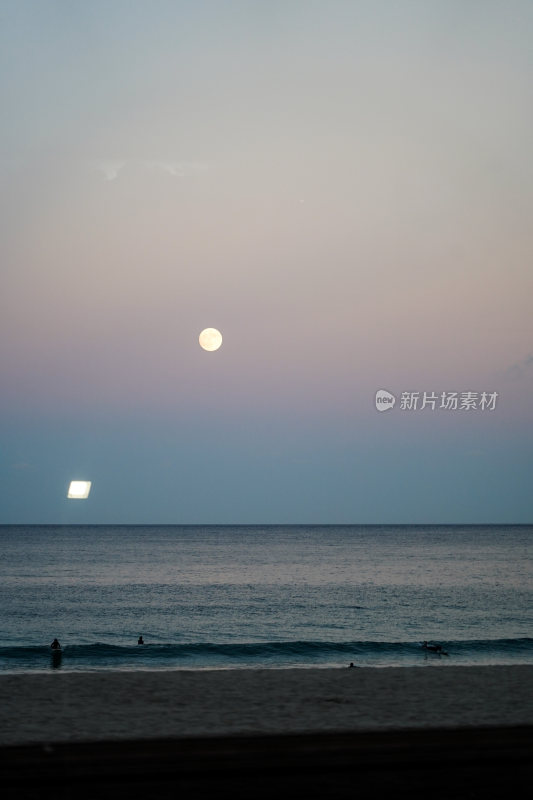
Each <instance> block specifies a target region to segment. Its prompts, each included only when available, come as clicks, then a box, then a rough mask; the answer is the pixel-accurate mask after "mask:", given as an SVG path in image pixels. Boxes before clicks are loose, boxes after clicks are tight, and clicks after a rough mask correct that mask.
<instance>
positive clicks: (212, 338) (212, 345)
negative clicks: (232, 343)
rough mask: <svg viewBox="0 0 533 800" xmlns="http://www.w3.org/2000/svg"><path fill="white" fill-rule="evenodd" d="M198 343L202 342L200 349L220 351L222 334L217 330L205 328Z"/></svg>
mask: <svg viewBox="0 0 533 800" xmlns="http://www.w3.org/2000/svg"><path fill="white" fill-rule="evenodd" d="M198 341H199V342H200V347H203V348H204V350H209V351H210V352H212V351H213V350H218V348H219V347H220V345H221V344H222V334H221V333H220V331H217V329H216V328H205V329H204V330H203V331H202V332H201V334H200V336H199V337H198Z"/></svg>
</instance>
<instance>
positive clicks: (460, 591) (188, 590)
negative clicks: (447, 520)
mask: <svg viewBox="0 0 533 800" xmlns="http://www.w3.org/2000/svg"><path fill="white" fill-rule="evenodd" d="M0 554H1V559H0V608H1V611H2V617H1V619H2V622H1V643H0V670H1V671H4V672H5V671H9V672H33V671H47V670H58V669H59V670H64V671H68V670H102V669H105V670H145V669H150V670H153V669H194V670H198V669H227V668H232V669H234V668H240V667H256V668H264V667H275V668H283V667H311V666H313V667H316V666H348V664H350V662H353V663H354V664H356V665H358V666H374V667H383V666H414V665H419V666H445V665H447V664H464V665H475V664H518V663H521V664H531V663H533V638H532V631H533V580H532V577H533V559H532V555H533V526H523V525H519V526H518V525H517V526H504V525H489V526H482V525H467V526H460V525H452V526H444V525H437V526H427V525H426V526H425V525H415V526H408V525H406V526H403V525H399V526H393V525H386V526H369V525H365V526H358V525H349V526H347V525H342V526H336V525H330V526H322V525H321V526H313V525H287V526H286V525H279V526H260V525H249V526H216V525H209V526H178V525H177V526H107V525H99V526H0ZM140 635H142V636H143V639H144V642H145V645H144V646H138V645H137V640H138V637H139V636H140ZM54 637H57V638H58V639H59V641H60V642H61V645H62V649H61V652H60V653H55V652H53V651H51V648H50V643H51V641H52V639H53V638H54ZM424 641H428V642H429V643H433V644H435V643H439V644H441V645H442V647H443V649H444V651H445V653H447V655H441V654H439V653H435V652H432V651H428V650H425V649H424V648H423V647H422V646H421V644H422V642H424Z"/></svg>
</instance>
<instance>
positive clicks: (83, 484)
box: [67, 481, 91, 500]
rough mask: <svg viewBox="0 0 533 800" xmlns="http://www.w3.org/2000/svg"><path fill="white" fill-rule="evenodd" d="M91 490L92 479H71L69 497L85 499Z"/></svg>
mask: <svg viewBox="0 0 533 800" xmlns="http://www.w3.org/2000/svg"><path fill="white" fill-rule="evenodd" d="M90 491H91V481H71V482H70V486H69V487H68V494H67V497H70V498H71V499H75V500H85V498H86V497H89V492H90Z"/></svg>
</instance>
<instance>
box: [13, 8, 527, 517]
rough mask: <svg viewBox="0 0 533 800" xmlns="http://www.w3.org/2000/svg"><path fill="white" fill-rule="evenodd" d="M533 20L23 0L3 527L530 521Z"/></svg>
mask: <svg viewBox="0 0 533 800" xmlns="http://www.w3.org/2000/svg"><path fill="white" fill-rule="evenodd" d="M531 41H533V4H532V3H531V2H530V1H529V0H509V1H506V2H500V1H499V0H498V2H496V1H495V0H483V1H481V0H472V2H468V3H465V2H464V0H460V2H459V1H457V2H455V0H398V1H397V2H393V1H392V0H390V2H387V1H386V0H322V1H320V0H307V1H304V0H282V1H278V0H269V2H267V3H263V2H259V0H247V1H246V0H227V1H226V2H222V1H221V0H212V1H209V0H195V2H194V3H191V2H181V1H180V0H172V1H170V0H153V2H147V1H146V2H140V1H139V0H130V1H129V2H125V1H122V0H113V2H111V1H108V2H102V0H95V1H94V2H92V3H86V2H81V0H70V1H69V2H67V0H61V1H59V0H46V2H42V1H41V0H39V1H38V2H37V1H35V2H28V0H0V53H1V55H0V96H1V104H2V117H3V122H2V127H1V131H0V176H1V189H0V201H1V205H2V208H1V214H0V523H9V524H78V523H79V524H84V523H102V524H104V523H109V524H143V523H147V524H152V523H153V524H155V523H160V524H248V523H257V524H268V523H287V524H289V523H303V524H306V523H316V524H326V523H332V524H341V523H346V524H352V523H353V524H371V523H375V524H388V523H390V524H396V523H398V524H400V523H402V524H417V523H418V524H425V523H434V524H437V523H509V524H510V523H531V522H532V520H533V489H532V483H533V480H532V478H533V402H532V401H533V314H532V310H531V307H532V298H533V226H532V219H533V149H532V148H531V142H532V141H533V49H532V48H531ZM208 327H213V328H217V329H218V330H219V331H220V332H221V334H222V337H223V343H222V346H221V347H220V349H218V350H216V351H214V352H207V351H205V350H203V349H202V348H201V347H200V346H199V343H198V336H199V334H200V332H201V331H202V330H203V329H204V328H208ZM380 390H385V391H387V392H389V393H390V394H392V395H393V397H394V398H395V403H394V405H393V406H392V405H391V404H389V406H388V407H387V410H378V408H377V405H376V393H377V392H379V391H380ZM416 393H418V396H417V394H416ZM424 393H425V395H424ZM452 393H457V394H456V396H455V398H456V399H455V401H454V400H453V395H452ZM454 402H455V403H456V405H457V407H454ZM71 480H90V481H92V486H91V492H90V495H89V497H88V498H87V499H85V500H80V499H67V489H68V486H69V482H70V481H71Z"/></svg>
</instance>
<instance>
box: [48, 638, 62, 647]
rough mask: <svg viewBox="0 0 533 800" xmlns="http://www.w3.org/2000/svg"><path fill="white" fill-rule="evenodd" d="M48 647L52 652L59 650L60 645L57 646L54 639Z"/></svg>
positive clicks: (57, 643)
mask: <svg viewBox="0 0 533 800" xmlns="http://www.w3.org/2000/svg"><path fill="white" fill-rule="evenodd" d="M50 647H51V648H52V650H61V645H60V644H59V642H58V641H57V639H54V641H53V642H52V644H51V645H50Z"/></svg>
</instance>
